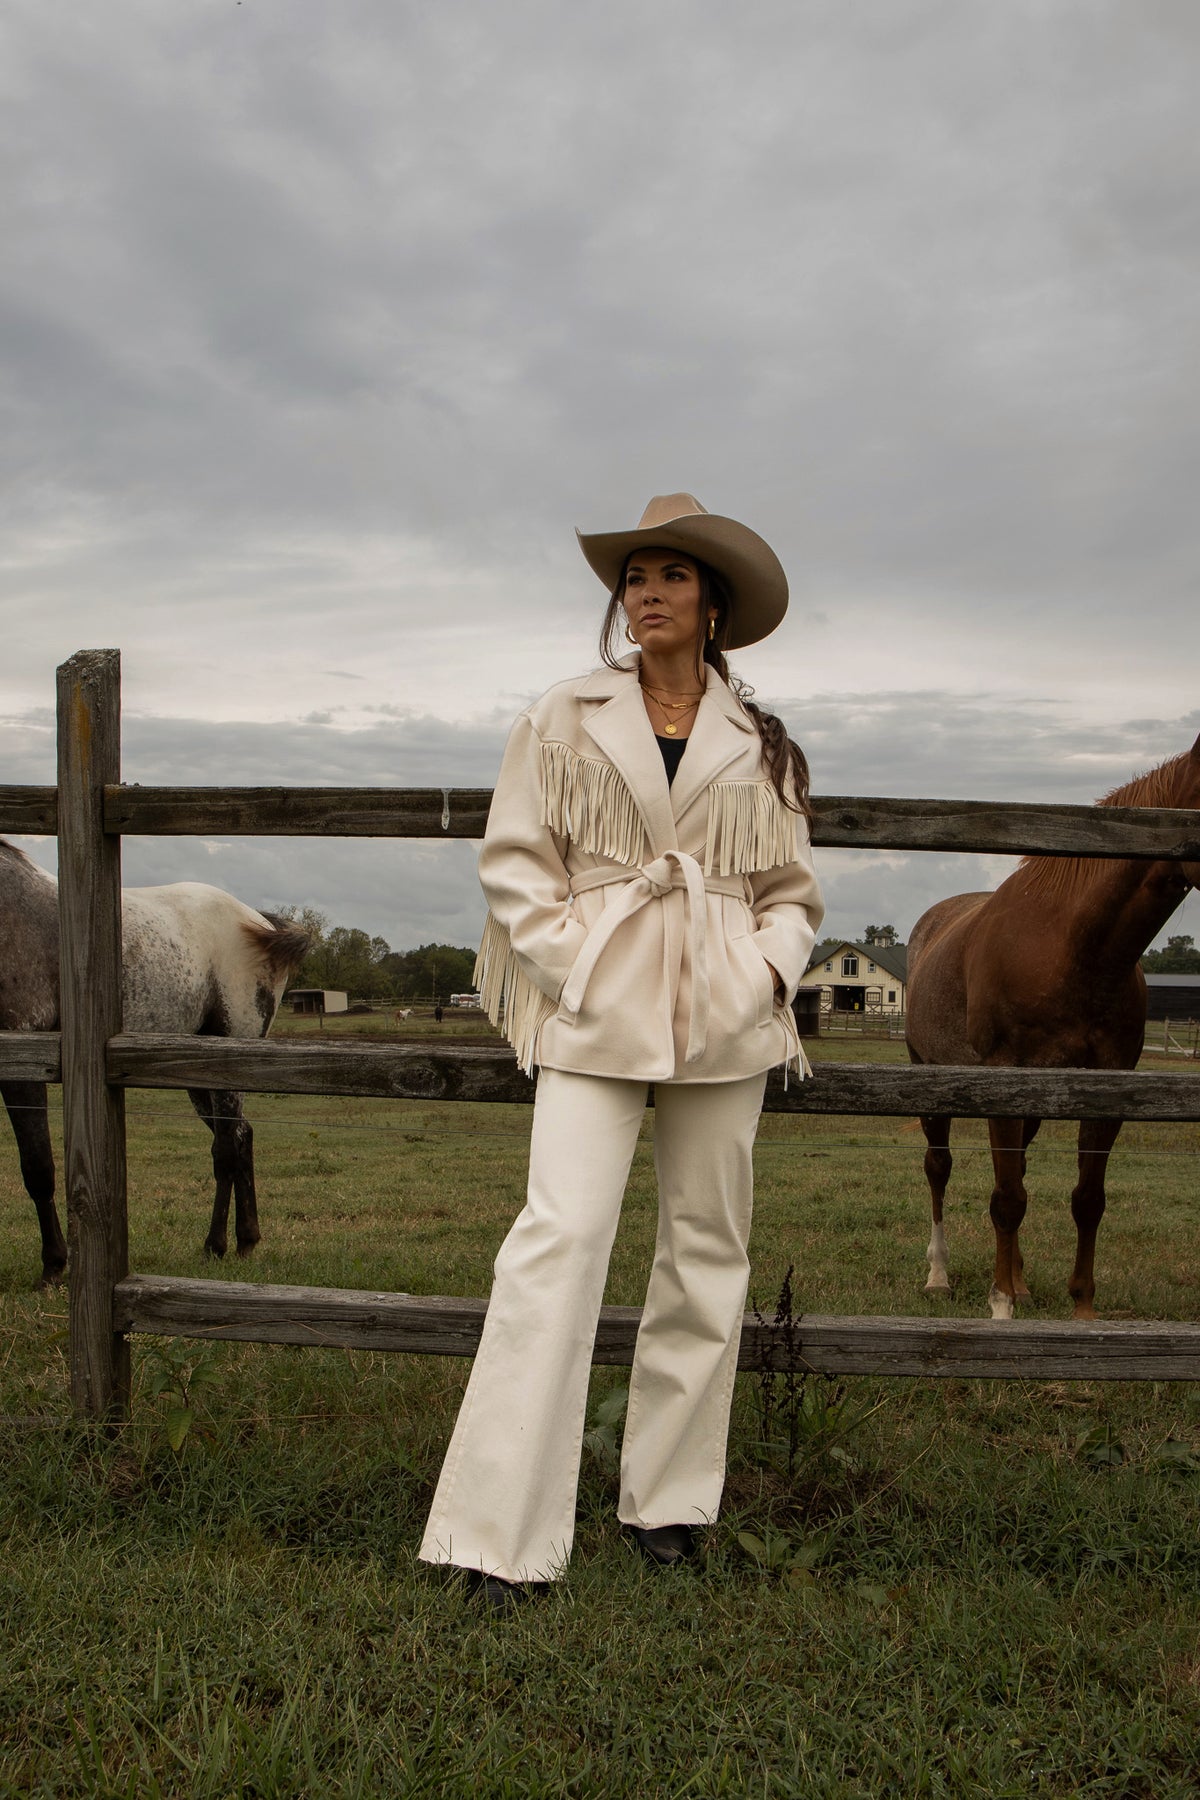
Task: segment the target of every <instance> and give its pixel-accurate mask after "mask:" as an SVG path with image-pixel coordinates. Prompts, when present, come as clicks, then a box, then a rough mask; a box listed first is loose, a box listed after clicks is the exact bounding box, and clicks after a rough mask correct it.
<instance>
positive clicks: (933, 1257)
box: [921, 1113, 954, 1294]
mask: <svg viewBox="0 0 1200 1800" xmlns="http://www.w3.org/2000/svg"><path fill="white" fill-rule="evenodd" d="M953 1123H954V1121H953V1119H952V1118H951V1116H950V1114H949V1113H945V1114H943V1113H938V1114H936V1115H933V1116H930V1117H927V1118H923V1119H922V1120H921V1130H922V1131H923V1132H924V1133H925V1143H926V1146H927V1147H926V1150H925V1179H926V1181H927V1182H928V1183H929V1199H930V1204H931V1207H932V1211H933V1229H932V1231H931V1232H930V1236H929V1248H928V1249H927V1250H926V1252H925V1256H926V1260H927V1261H928V1263H929V1279H928V1280H927V1281H926V1283H925V1292H926V1293H927V1294H948V1293H949V1292H950V1275H949V1272H948V1270H947V1268H946V1233H945V1231H944V1230H943V1229H942V1203H943V1201H944V1200H945V1198H946V1189H947V1187H948V1186H949V1183H950V1171H951V1169H952V1168H953V1167H954V1158H953V1157H952V1156H951V1154H950V1127H951V1125H952V1124H953Z"/></svg>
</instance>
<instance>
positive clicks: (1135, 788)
mask: <svg viewBox="0 0 1200 1800" xmlns="http://www.w3.org/2000/svg"><path fill="white" fill-rule="evenodd" d="M1189 755H1190V752H1189V751H1187V750H1182V751H1180V753H1179V755H1178V756H1169V757H1168V758H1167V760H1166V762H1164V763H1160V764H1159V765H1158V767H1157V768H1156V769H1148V770H1147V771H1146V773H1145V774H1144V775H1135V776H1134V778H1133V780H1132V781H1127V782H1125V783H1124V785H1123V786H1121V787H1117V788H1113V790H1112V792H1111V793H1110V794H1105V795H1104V796H1103V798H1102V799H1100V800H1098V801H1097V802H1096V804H1097V806H1178V805H1179V777H1180V775H1181V774H1182V771H1183V765H1184V763H1186V762H1187V760H1188V757H1189ZM1017 873H1018V874H1019V875H1024V877H1025V880H1024V883H1023V886H1024V887H1025V889H1026V891H1027V892H1029V893H1040V894H1055V895H1069V894H1075V893H1078V892H1079V890H1080V889H1081V888H1085V887H1087V886H1088V884H1089V882H1091V881H1094V880H1095V876H1096V859H1095V858H1094V857H1088V856H1023V857H1022V858H1021V861H1020V862H1019V863H1018V865H1017Z"/></svg>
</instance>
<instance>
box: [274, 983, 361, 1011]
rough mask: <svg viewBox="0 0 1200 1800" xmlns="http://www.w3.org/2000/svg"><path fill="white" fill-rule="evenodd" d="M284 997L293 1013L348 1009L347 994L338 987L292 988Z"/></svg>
mask: <svg viewBox="0 0 1200 1800" xmlns="http://www.w3.org/2000/svg"><path fill="white" fill-rule="evenodd" d="M286 999H287V1003H288V1005H289V1006H290V1007H291V1009H292V1011H293V1012H294V1013H301V1014H312V1013H344V1012H348V1011H349V1010H350V1001H349V996H348V995H346V994H344V993H343V992H342V990H341V989H340V988H292V989H290V990H289V992H288V994H287V996H286Z"/></svg>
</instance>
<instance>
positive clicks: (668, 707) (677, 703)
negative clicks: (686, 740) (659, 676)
mask: <svg viewBox="0 0 1200 1800" xmlns="http://www.w3.org/2000/svg"><path fill="white" fill-rule="evenodd" d="M641 688H642V692H643V693H646V694H649V696H650V698H651V699H652V700H653V702H654V704H655V706H657V708H658V710H659V711H660V712H661V713H662V715H663V718H664V720H665V721H666V722H665V724H664V725H663V732H664V734H665V735H666V736H667V737H675V736H676V735H677V733H678V731H679V727H680V725H682V723H683V720H684V718H685V717H686V715H687V714H688V713H690V712H695V710H696V708H697V707H698V706H699V704H700V702H701V700H703V698H704V695H703V694H697V695H696V698H695V699H694V700H687V699H684V700H660V699H659V697H658V696H659V692H660V691H661V692H662V693H664V694H669V693H670V691H671V690H670V688H662V689H661V690H659V689H655V688H652V687H650V686H649V685H648V684H647V683H646V682H644V681H643V682H642V683H641ZM672 713H675V714H676V715H677V717H676V718H671V716H670V715H671V714H672Z"/></svg>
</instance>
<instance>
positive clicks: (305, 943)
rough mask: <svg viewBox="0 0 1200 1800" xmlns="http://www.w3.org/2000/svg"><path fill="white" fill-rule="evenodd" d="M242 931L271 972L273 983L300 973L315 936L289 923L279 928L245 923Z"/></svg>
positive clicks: (284, 923) (282, 924)
mask: <svg viewBox="0 0 1200 1800" xmlns="http://www.w3.org/2000/svg"><path fill="white" fill-rule="evenodd" d="M242 930H243V931H244V932H245V934H246V936H247V937H248V938H249V939H250V942H251V944H252V945H253V946H254V951H255V954H256V956H257V957H258V958H259V960H260V961H261V962H263V963H265V964H266V966H267V968H268V969H269V970H270V973H271V979H272V980H273V981H281V980H283V979H284V978H285V977H286V976H288V975H290V974H291V973H292V971H293V970H294V969H298V968H299V967H300V964H301V963H302V962H303V961H304V958H305V957H306V956H307V955H308V952H309V950H310V948H311V946H312V936H311V933H309V932H307V931H305V930H304V927H303V926H302V925H293V924H291V923H289V922H288V921H286V920H284V921H282V922H281V923H280V924H278V925H257V924H254V923H252V922H251V921H250V920H249V919H245V920H243V922H242Z"/></svg>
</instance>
